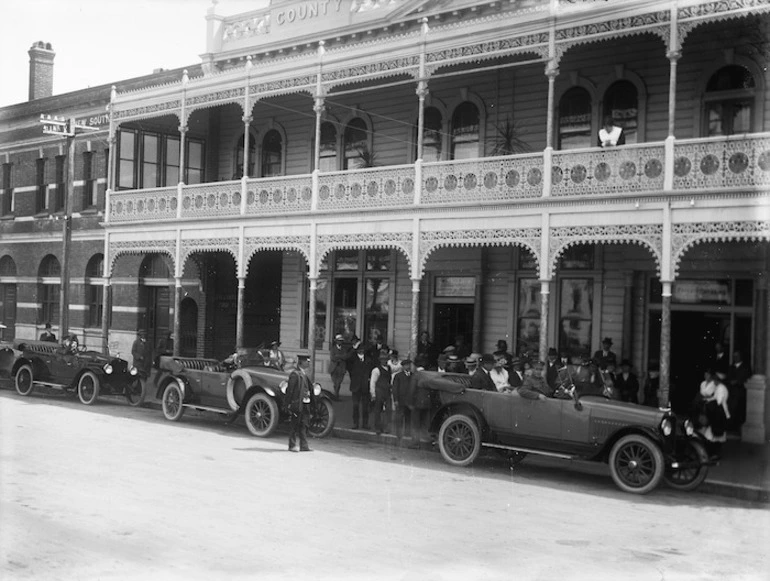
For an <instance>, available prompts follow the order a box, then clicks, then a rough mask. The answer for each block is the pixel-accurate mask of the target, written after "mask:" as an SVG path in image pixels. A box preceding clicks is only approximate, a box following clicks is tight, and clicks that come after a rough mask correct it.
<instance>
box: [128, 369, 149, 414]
mask: <svg viewBox="0 0 770 581" xmlns="http://www.w3.org/2000/svg"><path fill="white" fill-rule="evenodd" d="M144 397H145V396H144V382H143V381H142V380H141V378H140V377H139V376H136V377H134V378H133V379H132V380H131V382H130V383H129V384H128V385H127V386H126V400H128V403H129V404H130V405H132V406H133V407H137V406H140V405H142V404H143V403H144Z"/></svg>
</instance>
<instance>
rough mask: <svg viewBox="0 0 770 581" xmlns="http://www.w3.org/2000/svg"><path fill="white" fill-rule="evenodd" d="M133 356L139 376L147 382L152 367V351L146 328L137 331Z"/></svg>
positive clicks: (132, 351) (132, 348) (132, 349)
mask: <svg viewBox="0 0 770 581" xmlns="http://www.w3.org/2000/svg"><path fill="white" fill-rule="evenodd" d="M131 357H133V358H134V367H136V369H137V371H139V377H140V378H141V379H142V382H143V383H146V382H147V379H149V377H150V370H151V369H152V351H151V349H150V343H149V342H148V341H147V331H145V330H144V329H139V330H138V331H137V332H136V339H134V344H133V345H132V346H131Z"/></svg>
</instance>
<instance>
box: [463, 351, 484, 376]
mask: <svg viewBox="0 0 770 581" xmlns="http://www.w3.org/2000/svg"><path fill="white" fill-rule="evenodd" d="M479 359H481V353H471V354H470V355H468V357H466V358H465V369H466V371H467V372H468V375H473V374H474V373H475V372H476V369H478V367H479Z"/></svg>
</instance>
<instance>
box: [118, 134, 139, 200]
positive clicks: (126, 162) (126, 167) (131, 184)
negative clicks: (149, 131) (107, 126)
mask: <svg viewBox="0 0 770 581" xmlns="http://www.w3.org/2000/svg"><path fill="white" fill-rule="evenodd" d="M136 144H137V141H136V131H132V130H129V129H121V130H120V132H119V137H118V188H127V189H134V188H135V187H136Z"/></svg>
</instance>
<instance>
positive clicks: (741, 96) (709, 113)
mask: <svg viewBox="0 0 770 581" xmlns="http://www.w3.org/2000/svg"><path fill="white" fill-rule="evenodd" d="M755 93H756V83H755V81H754V77H753V75H752V74H751V72H750V71H749V70H748V69H747V68H746V67H742V66H739V65H729V66H726V67H722V68H721V69H719V70H718V71H717V72H716V73H714V74H713V75H712V76H711V78H710V79H709V81H708V83H707V84H706V94H705V96H704V111H703V116H704V121H703V126H704V128H705V132H706V135H708V136H712V135H734V134H738V133H749V132H751V130H752V122H753V114H754V103H755V99H756V94H755Z"/></svg>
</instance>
